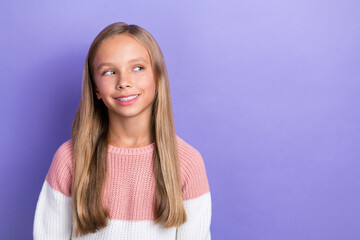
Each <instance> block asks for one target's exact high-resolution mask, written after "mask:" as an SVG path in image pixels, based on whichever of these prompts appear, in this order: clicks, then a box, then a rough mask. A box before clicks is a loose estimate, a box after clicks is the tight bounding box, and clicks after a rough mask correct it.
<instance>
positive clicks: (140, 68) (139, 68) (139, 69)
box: [134, 66, 144, 72]
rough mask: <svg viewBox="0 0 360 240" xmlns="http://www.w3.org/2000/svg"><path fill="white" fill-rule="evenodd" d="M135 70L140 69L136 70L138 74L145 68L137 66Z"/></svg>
mask: <svg viewBox="0 0 360 240" xmlns="http://www.w3.org/2000/svg"><path fill="white" fill-rule="evenodd" d="M134 69H138V70H136V71H137V72H138V71H141V70H142V69H144V68H143V67H142V66H136V67H134Z"/></svg>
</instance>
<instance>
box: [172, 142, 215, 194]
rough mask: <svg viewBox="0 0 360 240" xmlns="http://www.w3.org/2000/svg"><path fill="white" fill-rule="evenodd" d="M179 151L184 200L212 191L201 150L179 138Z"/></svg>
mask: <svg viewBox="0 0 360 240" xmlns="http://www.w3.org/2000/svg"><path fill="white" fill-rule="evenodd" d="M178 139H179V138H178ZM178 151H179V161H180V169H181V170H180V171H181V184H182V190H183V200H189V199H193V198H196V197H199V196H201V195H203V194H205V193H208V192H210V188H209V183H208V178H207V175H206V169H205V164H204V160H203V158H202V156H201V154H200V153H199V151H198V150H196V149H195V148H194V147H192V146H191V145H189V144H188V143H186V142H185V141H184V140H182V139H179V140H178Z"/></svg>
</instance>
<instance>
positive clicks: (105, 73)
mask: <svg viewBox="0 0 360 240" xmlns="http://www.w3.org/2000/svg"><path fill="white" fill-rule="evenodd" d="M109 72H113V73H115V72H114V71H113V70H109V71H106V72H104V73H103V75H112V74H107V73H109Z"/></svg>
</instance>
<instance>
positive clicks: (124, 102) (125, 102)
mask: <svg viewBox="0 0 360 240" xmlns="http://www.w3.org/2000/svg"><path fill="white" fill-rule="evenodd" d="M135 95H139V96H140V94H133V95H127V96H121V97H130V96H135ZM139 96H137V97H136V98H134V99H131V100H129V101H119V100H117V99H116V98H114V99H115V101H116V102H117V103H119V104H120V105H122V106H127V105H130V104H133V103H134V102H135V101H136V100H137V99H138V98H139ZM118 98H120V97H118Z"/></svg>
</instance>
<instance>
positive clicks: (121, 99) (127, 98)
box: [116, 95, 139, 101]
mask: <svg viewBox="0 0 360 240" xmlns="http://www.w3.org/2000/svg"><path fill="white" fill-rule="evenodd" d="M137 96H139V95H135V96H131V97H126V98H116V99H117V100H119V101H129V100H131V99H134V98H136V97H137Z"/></svg>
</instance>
